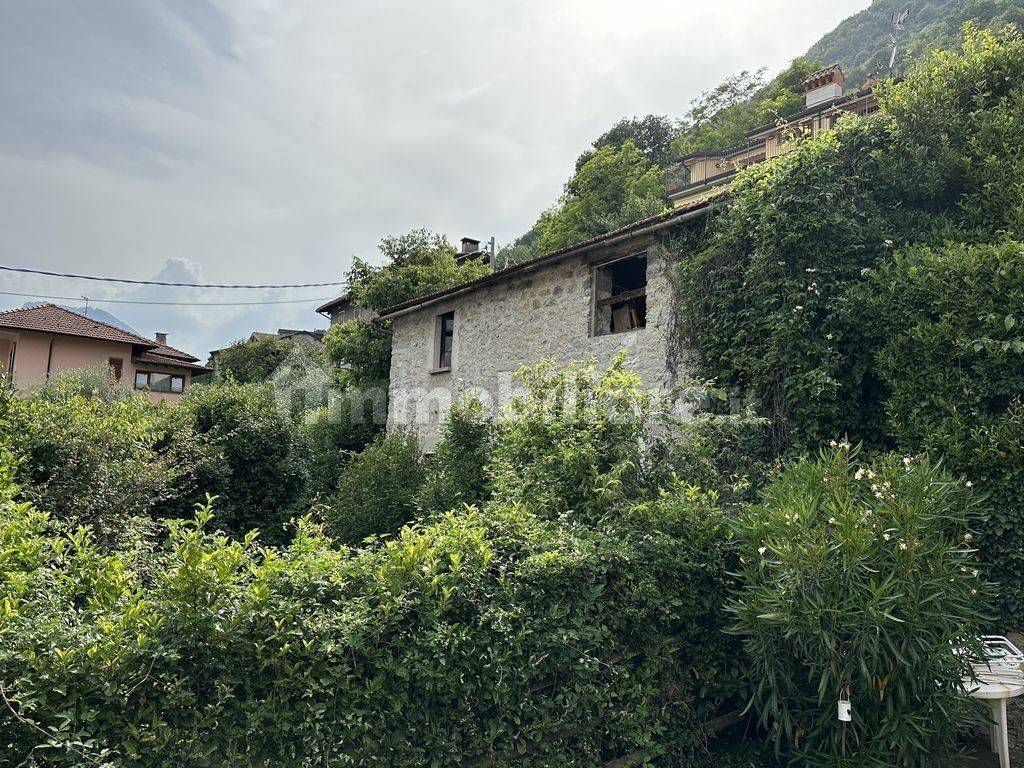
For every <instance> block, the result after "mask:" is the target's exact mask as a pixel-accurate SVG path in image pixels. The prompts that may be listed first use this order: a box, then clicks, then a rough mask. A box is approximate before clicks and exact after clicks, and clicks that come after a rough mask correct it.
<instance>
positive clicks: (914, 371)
mask: <svg viewBox="0 0 1024 768" xmlns="http://www.w3.org/2000/svg"><path fill="white" fill-rule="evenodd" d="M868 305H869V309H870V314H871V316H872V317H874V318H876V323H877V328H878V331H877V333H878V336H879V340H878V342H877V345H876V348H877V352H876V366H877V370H878V375H879V378H880V379H881V381H882V382H883V383H884V384H885V386H886V389H887V396H886V400H885V406H886V412H887V414H888V420H889V429H890V431H891V433H892V435H893V438H894V440H895V441H896V443H897V444H898V445H899V446H900V447H901V448H903V449H904V450H908V451H917V450H925V451H928V452H929V453H930V454H932V455H935V456H945V457H946V462H947V466H949V467H951V468H954V469H955V471H956V472H958V473H960V474H962V475H964V476H965V478H966V479H968V480H970V481H971V482H972V483H973V484H974V485H975V487H976V488H977V489H978V490H979V491H982V492H984V493H985V494H987V495H988V500H987V503H986V504H985V507H984V509H985V514H984V517H983V519H982V520H981V521H980V522H979V533H980V534H981V535H980V537H979V541H978V544H979V548H980V551H981V555H982V558H983V561H984V563H985V564H986V566H987V567H988V569H989V575H990V577H991V578H993V579H994V580H997V581H999V582H1000V585H1001V589H1000V592H999V608H1000V609H1001V611H1002V612H1003V614H1004V615H1005V616H1006V618H1007V619H1008V620H1009V621H1011V622H1013V623H1014V625H1019V624H1020V623H1021V622H1022V621H1024V525H1022V522H1024V244H1021V243H1019V242H1006V243H1002V244H1000V245H994V246H979V247H974V248H968V247H965V246H949V247H946V248H942V249H938V250H933V249H929V248H920V247H919V248H911V249H908V250H907V251H906V252H904V253H899V254H896V255H895V256H894V257H893V258H892V259H891V260H889V261H888V262H886V263H885V264H883V265H881V266H880V267H879V269H878V270H877V271H876V272H875V273H874V274H873V275H872V281H871V293H870V296H869V298H868Z"/></svg>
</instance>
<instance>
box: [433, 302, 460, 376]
mask: <svg viewBox="0 0 1024 768" xmlns="http://www.w3.org/2000/svg"><path fill="white" fill-rule="evenodd" d="M454 341H455V313H454V312H445V313H444V314H443V315H438V318H437V354H436V355H435V356H434V362H435V363H437V369H438V370H449V369H450V368H451V367H452V345H453V343H454Z"/></svg>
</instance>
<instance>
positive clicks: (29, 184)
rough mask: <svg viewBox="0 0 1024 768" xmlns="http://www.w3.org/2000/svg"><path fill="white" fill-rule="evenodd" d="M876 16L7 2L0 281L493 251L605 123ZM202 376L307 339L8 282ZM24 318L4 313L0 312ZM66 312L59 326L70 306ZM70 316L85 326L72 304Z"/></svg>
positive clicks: (808, 9)
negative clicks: (150, 338)
mask: <svg viewBox="0 0 1024 768" xmlns="http://www.w3.org/2000/svg"><path fill="white" fill-rule="evenodd" d="M868 4H869V3H868V0H833V2H827V3H826V2H820V1H819V0H774V2H771V3H764V2H760V1H757V2H754V0H716V2H700V3H696V2H689V1H688V0H673V1H672V2H669V1H668V0H630V1H629V2H622V0H614V1H613V0H509V1H508V2H486V1H484V0H447V1H445V2H440V1H432V0H416V1H415V2H406V1H404V0H403V1H401V2H388V1H387V0H378V2H356V1H354V0H0V105H2V106H0V264H4V265H13V266H24V267H35V268H41V269H48V270H62V271H74V272H80V273H87V274H99V275H110V276H122V277H132V278H143V279H151V278H154V277H157V276H159V277H160V279H166V278H172V279H175V280H198V281H206V282H274V283H277V282H319V281H330V280H340V279H341V278H342V277H343V275H344V273H345V272H346V270H347V268H348V266H349V264H350V262H351V257H352V255H353V254H358V255H360V256H363V257H364V258H366V257H370V258H372V257H374V256H375V255H376V244H377V242H378V241H379V240H380V238H381V236H383V235H385V234H388V233H402V232H406V231H409V230H410V229H413V228H416V227H429V228H430V229H433V230H435V231H438V232H443V233H446V234H447V235H448V236H449V237H450V238H451V239H452V240H453V241H455V240H457V239H458V238H459V237H461V236H463V235H471V236H476V237H478V238H480V239H487V238H489V237H490V236H492V235H493V236H495V237H496V238H497V240H498V243H499V244H503V243H506V242H508V241H509V240H512V239H514V238H515V237H516V236H517V235H519V234H521V233H522V232H524V231H525V230H527V229H528V228H529V227H530V226H531V225H532V223H533V222H534V220H535V219H536V217H537V214H538V213H539V212H540V211H541V210H542V209H543V208H546V207H547V206H549V205H551V204H552V203H553V202H554V201H555V199H556V198H557V197H558V195H559V192H560V191H561V187H562V184H563V182H564V181H565V179H566V177H567V175H568V174H569V172H570V170H571V168H572V164H573V161H574V160H575V158H576V156H577V155H578V154H579V153H580V151H581V150H583V149H584V148H585V147H586V146H587V145H588V144H589V143H590V142H591V141H592V140H593V139H594V138H595V137H596V136H597V135H599V134H600V133H601V132H602V131H603V130H604V129H605V128H607V127H609V126H610V125H611V124H612V123H614V122H615V121H616V120H617V119H619V118H620V117H623V116H629V115H643V114H647V113H651V112H653V113H658V114H668V115H671V116H674V117H675V116H679V115H681V114H682V113H683V112H684V111H685V109H686V106H687V104H688V103H689V101H690V100H691V99H692V98H693V97H694V96H695V95H697V94H698V93H699V92H700V91H701V90H703V89H705V88H708V87H710V86H712V85H714V84H716V83H718V82H719V81H720V80H721V79H722V78H723V77H724V76H726V75H728V74H730V73H734V72H737V71H739V70H742V69H756V68H757V67H759V66H767V67H769V69H770V70H772V71H773V72H774V71H777V70H779V69H781V68H782V67H784V66H785V64H786V63H787V62H788V61H789V60H790V59H791V58H793V57H794V56H796V55H799V54H800V53H802V52H803V51H804V50H806V49H807V47H809V45H810V44H811V43H813V42H814V41H815V40H816V39H817V38H818V37H819V36H820V35H822V34H823V33H825V32H827V31H828V30H830V29H832V28H833V27H834V26H835V25H836V24H837V23H838V22H839V21H841V20H842V19H843V18H845V17H847V16H849V15H851V14H852V13H854V12H856V11H858V10H860V9H862V8H864V7H866V6H867V5H868ZM0 291H18V292H29V293H46V294H56V295H68V296H81V295H86V294H88V295H89V296H90V297H92V298H94V299H95V298H144V299H149V300H165V301H190V300H191V301H215V300H221V301H224V300H232V299H236V300H250V301H251V300H259V299H261V298H263V299H293V298H295V299H307V298H308V299H310V301H309V303H304V304H298V305H283V306H267V307H260V308H251V307H250V308H217V309H212V308H166V307H145V308H140V307H128V306H127V305H121V306H118V305H106V304H105V305H99V306H102V307H103V308H104V309H106V310H107V311H110V312H113V313H114V314H116V315H117V316H119V317H121V318H123V319H124V320H125V321H126V322H128V323H130V324H131V325H132V326H133V327H135V328H136V329H137V330H138V331H140V332H141V333H143V334H145V335H152V333H153V332H154V331H157V330H164V331H169V332H170V335H171V339H170V340H171V343H173V344H176V345H177V346H181V347H183V348H185V349H187V350H189V351H191V352H193V353H194V354H196V355H199V356H202V357H204V358H205V354H206V352H207V351H208V350H210V349H211V348H215V347H218V346H222V345H224V344H226V343H228V342H230V341H232V340H234V339H236V338H239V337H241V336H244V335H247V334H248V332H249V331H251V330H257V329H258V330H272V329H275V328H277V327H279V326H284V327H323V326H324V325H325V324H326V323H325V321H324V320H323V319H322V318H320V317H319V316H318V315H316V314H315V313H314V312H313V307H314V306H315V305H316V303H317V302H316V301H315V300H316V299H320V298H324V297H328V296H330V295H332V293H333V289H304V290H302V289H296V290H293V291H288V292H280V291H279V292H266V293H260V292H256V291H245V292H242V291H235V292H232V293H231V294H228V293H227V292H223V291H221V292H216V291H196V290H188V289H144V290H125V289H123V288H119V287H116V286H115V287H103V286H97V285H96V284H89V283H83V282H79V281H73V280H58V279H49V278H37V277H22V276H12V275H10V274H7V273H0ZM25 301H26V299H24V298H18V297H10V296H2V295H0V308H9V307H15V306H21V305H22V304H23V303H24V302H25ZM63 303H65V304H67V303H70V302H63ZM78 303H81V302H78Z"/></svg>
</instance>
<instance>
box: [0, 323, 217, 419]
mask: <svg viewBox="0 0 1024 768" xmlns="http://www.w3.org/2000/svg"><path fill="white" fill-rule="evenodd" d="M104 365H107V366H110V368H111V369H112V370H113V372H114V376H115V377H116V378H117V380H118V381H127V382H131V383H132V386H133V387H134V388H135V389H137V390H139V391H141V392H145V393H146V394H147V395H148V396H149V398H150V400H152V401H153V402H158V401H160V400H170V401H176V400H179V399H180V398H181V396H182V394H183V393H184V392H185V390H186V389H188V387H189V385H190V383H191V381H192V377H193V376H195V375H199V374H202V373H208V372H209V370H210V369H209V368H207V367H205V366H202V365H199V358H197V357H194V356H192V355H190V354H188V353H187V352H182V351H181V350H180V349H175V348H174V347H172V346H169V345H168V344H167V334H165V333H157V334H156V339H155V340H154V339H147V338H146V337H144V336H139V335H138V334H135V333H130V332H128V331H126V330H124V329H122V328H118V327H117V326H114V325H110V324H109V323H104V322H103V321H101V320H96V319H93V318H90V317H86V316H85V315H82V314H79V313H78V312H72V311H71V310H69V309H65V308H64V307H59V306H57V305H56V304H44V305H43V306H39V307H30V308H25V309H12V310H9V311H6V312H0V376H4V377H6V379H7V381H8V382H9V383H11V384H13V386H14V387H15V388H16V389H19V390H25V389H27V388H29V387H32V386H36V385H39V384H45V383H46V382H47V381H49V379H50V378H51V377H53V376H55V375H57V374H58V373H60V372H61V371H68V370H74V369H76V368H90V367H100V366H104Z"/></svg>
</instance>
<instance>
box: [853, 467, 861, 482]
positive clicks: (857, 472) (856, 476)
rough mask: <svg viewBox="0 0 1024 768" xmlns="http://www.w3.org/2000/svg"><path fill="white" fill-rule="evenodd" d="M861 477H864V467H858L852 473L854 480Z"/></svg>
mask: <svg viewBox="0 0 1024 768" xmlns="http://www.w3.org/2000/svg"><path fill="white" fill-rule="evenodd" d="M863 477H864V467H861V468H860V469H858V470H857V471H856V472H854V473H853V479H854V480H860V479H862V478H863Z"/></svg>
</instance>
